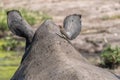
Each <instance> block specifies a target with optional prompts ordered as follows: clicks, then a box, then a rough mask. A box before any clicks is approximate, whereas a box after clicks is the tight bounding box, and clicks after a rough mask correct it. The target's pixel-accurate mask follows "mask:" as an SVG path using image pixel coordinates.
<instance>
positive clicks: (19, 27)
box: [7, 10, 34, 42]
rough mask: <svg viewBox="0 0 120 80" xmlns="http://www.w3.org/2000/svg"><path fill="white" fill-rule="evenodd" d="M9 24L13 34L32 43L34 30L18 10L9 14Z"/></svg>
mask: <svg viewBox="0 0 120 80" xmlns="http://www.w3.org/2000/svg"><path fill="white" fill-rule="evenodd" d="M7 23H8V27H9V29H10V30H11V32H12V33H14V34H16V35H17V36H20V37H24V38H25V39H26V41H28V42H31V40H32V38H33V35H34V30H33V29H32V28H31V26H30V25H29V24H28V23H27V21H25V20H24V19H23V18H22V16H21V14H20V12H19V11H17V10H11V11H8V12H7Z"/></svg>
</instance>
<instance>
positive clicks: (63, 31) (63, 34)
mask: <svg viewBox="0 0 120 80" xmlns="http://www.w3.org/2000/svg"><path fill="white" fill-rule="evenodd" d="M59 28H60V32H61V34H62V35H60V34H57V35H58V36H60V37H61V38H64V39H65V40H67V41H68V42H69V43H70V44H71V42H70V41H69V39H70V38H69V36H68V34H67V33H66V31H65V29H64V28H63V27H62V26H59Z"/></svg>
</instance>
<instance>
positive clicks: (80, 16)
mask: <svg viewBox="0 0 120 80" xmlns="http://www.w3.org/2000/svg"><path fill="white" fill-rule="evenodd" d="M73 15H74V16H79V18H81V14H73Z"/></svg>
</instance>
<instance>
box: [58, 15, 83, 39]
mask: <svg viewBox="0 0 120 80" xmlns="http://www.w3.org/2000/svg"><path fill="white" fill-rule="evenodd" d="M59 28H60V32H61V34H62V35H64V36H65V37H66V38H67V39H69V40H73V39H75V38H76V37H77V36H78V35H79V33H80V31H81V15H79V14H72V15H69V16H67V17H66V18H65V20H64V23H63V27H62V26H59Z"/></svg>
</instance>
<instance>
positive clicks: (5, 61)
mask: <svg viewBox="0 0 120 80" xmlns="http://www.w3.org/2000/svg"><path fill="white" fill-rule="evenodd" d="M22 53H23V52H21V53H20V52H14V51H0V80H10V78H11V77H12V75H13V74H14V73H15V71H16V69H17V68H18V66H19V64H20V60H21V57H22Z"/></svg>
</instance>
